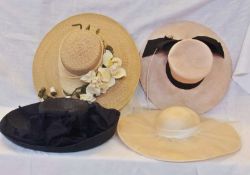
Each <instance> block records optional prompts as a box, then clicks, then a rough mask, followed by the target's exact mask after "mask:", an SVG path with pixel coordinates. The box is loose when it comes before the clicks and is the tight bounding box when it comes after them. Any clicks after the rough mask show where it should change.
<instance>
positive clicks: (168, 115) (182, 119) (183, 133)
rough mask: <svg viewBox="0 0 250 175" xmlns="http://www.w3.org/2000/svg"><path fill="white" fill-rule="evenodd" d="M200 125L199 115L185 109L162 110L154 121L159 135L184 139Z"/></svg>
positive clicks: (177, 107)
mask: <svg viewBox="0 0 250 175" xmlns="http://www.w3.org/2000/svg"><path fill="white" fill-rule="evenodd" d="M199 123H200V117H199V115H198V114H197V113H196V112H194V111H192V110H191V109H189V108H187V107H182V106H174V107H170V108H167V109H165V110H163V111H162V112H161V113H160V114H159V116H157V119H156V124H155V125H156V129H157V131H158V133H159V135H161V136H164V137H169V138H184V137H187V136H189V135H191V134H192V133H193V131H195V130H196V129H197V126H198V125H199Z"/></svg>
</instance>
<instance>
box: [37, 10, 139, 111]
mask: <svg viewBox="0 0 250 175" xmlns="http://www.w3.org/2000/svg"><path fill="white" fill-rule="evenodd" d="M73 24H82V26H83V28H86V27H87V26H88V25H90V26H91V29H93V28H94V29H93V30H96V29H100V33H99V35H100V36H101V37H102V38H103V40H104V41H105V43H107V44H108V45H110V46H112V48H113V49H114V55H115V56H117V57H119V58H121V59H122V66H123V67H124V68H125V70H126V73H127V76H126V77H124V78H122V79H120V80H117V82H116V84H115V85H114V86H113V87H112V88H110V89H109V90H108V91H107V93H106V94H102V95H101V96H99V97H98V98H97V102H99V103H100V104H101V105H103V106H104V107H106V108H115V109H118V110H119V109H121V108H122V107H124V106H125V105H126V104H127V103H128V102H129V100H130V99H131V97H132V96H133V94H134V91H135V89H136V87H137V84H138V82H139V77H140V72H141V70H140V58H139V54H138V51H137V48H136V45H135V43H134V41H133V39H132V37H131V36H130V35H129V33H128V32H127V31H126V30H125V29H124V28H123V27H122V26H121V25H120V24H119V23H117V22H116V21H114V20H112V19H111V18H108V17H106V16H103V15H99V14H92V13H86V14H80V15H76V16H73V17H70V18H68V19H66V20H64V21H62V22H60V23H59V24H57V25H56V26H55V27H54V28H53V29H52V30H51V31H50V32H49V33H48V34H47V35H46V36H45V37H44V39H43V40H42V42H41V44H40V46H39V48H38V49H37V52H36V54H35V58H34V62H33V81H34V86H35V89H36V91H37V92H38V91H39V90H40V89H41V88H42V87H45V88H47V89H49V88H50V87H51V86H53V87H55V89H56V90H57V92H58V97H62V96H64V94H63V93H62V88H61V84H60V77H59V74H58V59H59V47H60V44H61V41H62V39H63V38H64V36H65V35H66V34H68V33H69V32H70V31H72V30H76V28H73V27H72V25H73Z"/></svg>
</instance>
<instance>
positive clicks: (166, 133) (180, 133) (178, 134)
mask: <svg viewBox="0 0 250 175" xmlns="http://www.w3.org/2000/svg"><path fill="white" fill-rule="evenodd" d="M198 128H199V127H198V126H195V127H192V128H188V129H181V130H171V129H159V128H157V132H158V135H159V136H162V137H166V138H169V139H185V138H188V137H191V136H193V135H194V134H195V133H197V131H198Z"/></svg>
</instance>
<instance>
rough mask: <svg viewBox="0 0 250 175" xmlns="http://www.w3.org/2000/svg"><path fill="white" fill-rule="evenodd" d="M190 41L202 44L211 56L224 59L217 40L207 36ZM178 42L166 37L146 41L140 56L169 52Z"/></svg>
mask: <svg viewBox="0 0 250 175" xmlns="http://www.w3.org/2000/svg"><path fill="white" fill-rule="evenodd" d="M192 39H195V40H199V41H201V42H203V43H204V44H206V45H207V46H208V47H209V48H210V50H211V52H212V53H213V54H217V55H219V56H221V57H222V58H224V51H223V48H222V45H221V43H220V42H218V41H217V40H215V39H213V38H210V37H208V36H196V37H193V38H192ZM179 41H181V40H176V39H173V38H172V37H167V36H165V37H163V38H157V39H153V40H148V42H147V44H146V47H145V49H144V52H143V54H142V57H146V56H150V55H153V54H154V52H155V50H157V52H158V51H165V52H169V50H170V49H171V48H172V46H173V45H175V44H176V43H178V42H179ZM157 52H156V53H157Z"/></svg>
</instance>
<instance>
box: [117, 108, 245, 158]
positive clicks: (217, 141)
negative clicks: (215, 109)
mask: <svg viewBox="0 0 250 175" xmlns="http://www.w3.org/2000/svg"><path fill="white" fill-rule="evenodd" d="M159 113H160V111H159V110H151V111H144V112H141V113H137V114H131V115H129V116H124V117H121V118H120V120H119V123H118V129H117V130H118V135H119V137H120V138H121V140H122V141H123V142H124V143H125V144H126V145H127V146H128V147H129V148H131V149H132V150H133V151H135V152H137V153H139V154H141V155H143V156H145V157H149V158H153V159H156V160H162V161H172V162H189V161H199V160H206V159H212V158H216V157H219V156H223V155H227V154H230V153H233V152H236V151H237V150H239V149H240V147H241V142H240V137H239V135H238V134H237V132H236V131H235V130H234V128H233V127H232V126H230V125H229V124H227V123H223V122H219V121H216V120H213V119H208V118H204V117H203V118H201V124H200V125H199V130H198V131H197V133H195V134H194V135H193V136H191V137H189V138H186V139H180V140H174V139H167V138H165V137H162V136H159V135H158V134H157V132H156V128H155V127H154V124H155V119H156V116H157V115H158V114H159Z"/></svg>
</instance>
